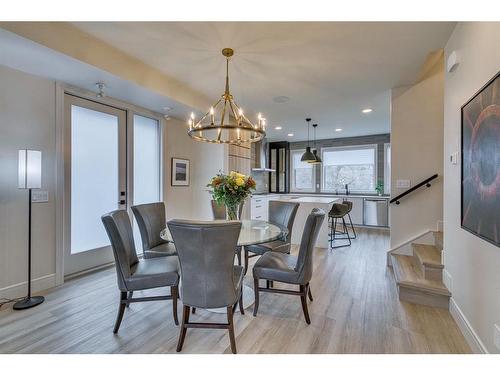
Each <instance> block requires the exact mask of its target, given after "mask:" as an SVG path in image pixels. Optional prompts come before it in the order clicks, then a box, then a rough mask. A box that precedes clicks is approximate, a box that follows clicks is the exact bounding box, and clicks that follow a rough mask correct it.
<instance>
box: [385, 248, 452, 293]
mask: <svg viewBox="0 0 500 375" xmlns="http://www.w3.org/2000/svg"><path fill="white" fill-rule="evenodd" d="M391 258H392V259H391V260H392V266H393V269H394V275H395V276H396V281H397V283H398V285H401V286H405V287H407V288H411V289H415V290H419V291H423V292H427V293H432V294H439V295H443V296H448V297H450V296H451V293H450V292H449V291H448V289H446V287H445V286H444V284H443V282H442V281H440V280H427V279H424V277H423V275H422V272H421V271H420V268H419V267H418V265H417V264H416V262H415V258H414V257H412V256H408V255H399V254H392V255H391Z"/></svg>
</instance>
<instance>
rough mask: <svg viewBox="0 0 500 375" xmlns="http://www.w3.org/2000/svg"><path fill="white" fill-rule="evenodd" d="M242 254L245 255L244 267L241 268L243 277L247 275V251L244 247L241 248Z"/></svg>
mask: <svg viewBox="0 0 500 375" xmlns="http://www.w3.org/2000/svg"><path fill="white" fill-rule="evenodd" d="M242 248H243V252H244V253H245V267H244V268H243V275H246V274H247V271H248V250H247V249H246V247H245V246H242Z"/></svg>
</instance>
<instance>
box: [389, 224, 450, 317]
mask: <svg viewBox="0 0 500 375" xmlns="http://www.w3.org/2000/svg"><path fill="white" fill-rule="evenodd" d="M433 234H434V245H423V244H418V243H412V249H413V255H411V256H410V255H399V254H391V265H392V268H393V270H394V276H395V278H396V283H397V285H398V294H399V299H400V300H401V301H406V302H411V303H416V304H420V305H427V306H433V307H440V308H444V309H448V306H449V301H450V297H451V293H450V292H449V291H448V289H447V288H446V287H445V286H444V284H443V282H442V278H443V268H444V266H443V264H442V263H441V251H442V250H443V232H433Z"/></svg>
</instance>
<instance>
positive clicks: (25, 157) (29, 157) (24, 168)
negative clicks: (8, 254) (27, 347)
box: [13, 150, 45, 310]
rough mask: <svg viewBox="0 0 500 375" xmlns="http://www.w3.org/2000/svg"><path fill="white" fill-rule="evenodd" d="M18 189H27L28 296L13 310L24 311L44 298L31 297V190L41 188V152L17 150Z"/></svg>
mask: <svg viewBox="0 0 500 375" xmlns="http://www.w3.org/2000/svg"><path fill="white" fill-rule="evenodd" d="M18 171H19V180H18V181H19V183H18V187H19V189H28V192H29V194H28V196H29V219H28V295H27V296H26V297H25V298H24V299H22V300H21V301H18V302H16V303H15V304H14V306H13V308H14V310H24V309H29V308H31V307H34V306H37V305H39V304H41V303H42V302H43V301H44V300H45V298H43V297H41V296H32V295H31V190H32V189H40V188H41V187H42V152H41V151H35V150H19V169H18Z"/></svg>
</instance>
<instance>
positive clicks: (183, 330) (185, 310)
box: [176, 305, 190, 352]
mask: <svg viewBox="0 0 500 375" xmlns="http://www.w3.org/2000/svg"><path fill="white" fill-rule="evenodd" d="M189 311H190V308H189V306H186V305H184V306H183V308H182V323H181V331H180V332H179V341H178V342H177V349H176V350H177V352H180V351H181V350H182V345H184V339H185V338H186V332H187V327H186V326H185V325H186V324H187V323H189Z"/></svg>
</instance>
